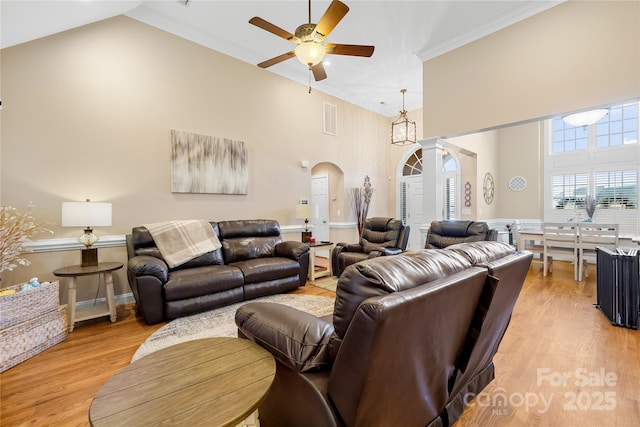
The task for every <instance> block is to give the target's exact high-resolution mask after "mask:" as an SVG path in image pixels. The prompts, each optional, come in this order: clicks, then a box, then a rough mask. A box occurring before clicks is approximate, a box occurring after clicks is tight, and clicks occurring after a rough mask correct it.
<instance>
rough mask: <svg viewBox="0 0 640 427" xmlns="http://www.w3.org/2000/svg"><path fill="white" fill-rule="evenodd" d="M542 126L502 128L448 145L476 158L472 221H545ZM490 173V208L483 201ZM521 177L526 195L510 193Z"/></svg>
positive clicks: (473, 135)
mask: <svg viewBox="0 0 640 427" xmlns="http://www.w3.org/2000/svg"><path fill="white" fill-rule="evenodd" d="M543 128H544V123H543V122H541V121H540V122H531V123H526V124H522V125H513V126H506V127H502V128H500V129H497V130H493V131H487V132H478V133H474V134H470V135H465V136H461V137H457V138H449V139H448V140H447V141H448V142H449V143H451V144H453V145H456V146H459V147H462V148H464V149H466V150H469V151H471V152H474V153H476V154H477V165H478V170H477V176H476V179H475V185H474V186H473V187H472V192H473V193H472V204H473V206H476V204H477V212H476V214H477V216H476V217H475V218H473V219H492V218H542V217H543V213H542V209H543V203H542V191H543V176H542V171H543V167H542V159H543V152H542V149H543V145H544V135H543ZM487 172H491V174H492V175H493V178H494V182H495V193H494V201H493V203H492V204H490V205H487V203H485V201H484V197H483V188H482V187H483V180H484V175H485V173H487ZM514 176H522V177H524V178H525V179H526V180H527V187H526V188H525V189H524V190H523V191H518V192H516V191H512V190H511V189H509V180H510V179H511V178H513V177H514Z"/></svg>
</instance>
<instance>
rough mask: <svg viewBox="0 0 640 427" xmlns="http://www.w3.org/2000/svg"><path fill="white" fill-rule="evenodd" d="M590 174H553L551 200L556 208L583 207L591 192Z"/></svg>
mask: <svg viewBox="0 0 640 427" xmlns="http://www.w3.org/2000/svg"><path fill="white" fill-rule="evenodd" d="M588 189H589V174H586V173H579V174H566V175H553V176H551V200H552V203H553V207H554V209H571V210H573V209H582V208H584V200H585V197H586V196H587V194H589V191H588Z"/></svg>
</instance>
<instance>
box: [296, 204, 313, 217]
mask: <svg viewBox="0 0 640 427" xmlns="http://www.w3.org/2000/svg"><path fill="white" fill-rule="evenodd" d="M312 217H313V205H310V204H306V205H296V218H298V219H308V218H312Z"/></svg>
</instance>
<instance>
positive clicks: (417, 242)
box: [405, 175, 424, 249]
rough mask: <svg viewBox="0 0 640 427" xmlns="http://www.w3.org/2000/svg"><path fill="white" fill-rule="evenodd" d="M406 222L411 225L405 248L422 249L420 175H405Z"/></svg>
mask: <svg viewBox="0 0 640 427" xmlns="http://www.w3.org/2000/svg"><path fill="white" fill-rule="evenodd" d="M406 184H407V191H406V202H405V203H406V206H407V207H406V209H407V218H406V220H405V221H406V224H407V225H409V226H410V227H411V232H410V233H409V242H408V243H407V249H422V248H423V247H424V244H423V242H422V234H421V233H420V226H421V225H422V224H423V223H424V205H423V204H422V176H421V175H418V176H408V177H406Z"/></svg>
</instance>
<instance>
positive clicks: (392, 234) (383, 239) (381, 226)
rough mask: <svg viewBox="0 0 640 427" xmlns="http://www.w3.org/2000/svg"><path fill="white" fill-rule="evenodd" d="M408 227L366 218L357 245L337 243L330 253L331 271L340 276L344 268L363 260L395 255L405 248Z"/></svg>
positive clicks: (398, 223) (397, 223) (388, 220)
mask: <svg viewBox="0 0 640 427" xmlns="http://www.w3.org/2000/svg"><path fill="white" fill-rule="evenodd" d="M409 231H410V227H409V226H404V225H403V224H402V221H401V220H399V219H394V218H382V217H376V218H367V220H366V221H365V223H364V228H363V229H362V237H361V238H360V241H359V242H358V243H351V244H350V243H338V244H336V247H335V248H334V249H333V251H331V270H332V271H333V275H334V276H340V275H341V274H342V272H343V271H344V269H345V268H347V267H348V266H350V265H351V264H355V263H357V262H360V261H364V260H365V259H369V258H375V257H379V256H383V255H397V254H399V253H401V252H402V251H404V250H405V249H406V248H407V241H408V240H409Z"/></svg>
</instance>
